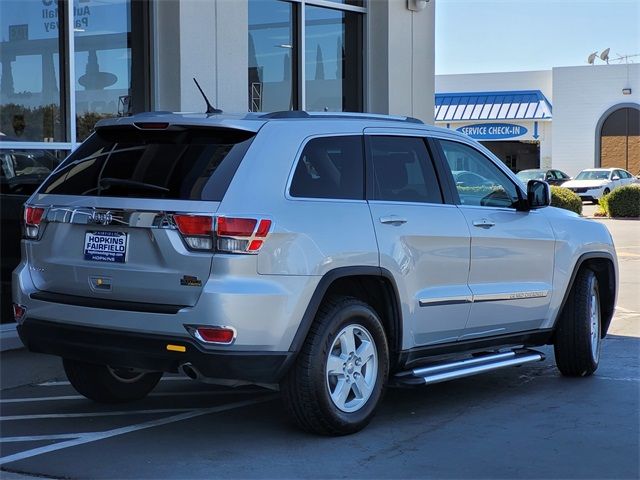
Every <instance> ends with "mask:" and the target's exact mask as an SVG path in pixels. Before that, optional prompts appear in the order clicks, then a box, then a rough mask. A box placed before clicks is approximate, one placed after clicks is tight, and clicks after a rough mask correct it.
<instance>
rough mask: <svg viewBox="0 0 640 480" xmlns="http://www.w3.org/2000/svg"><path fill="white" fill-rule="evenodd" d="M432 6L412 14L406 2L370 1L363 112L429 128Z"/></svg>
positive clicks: (432, 90) (433, 10) (431, 82)
mask: <svg viewBox="0 0 640 480" xmlns="http://www.w3.org/2000/svg"><path fill="white" fill-rule="evenodd" d="M435 4H436V2H435V0H431V1H430V2H428V3H427V6H426V8H425V9H423V10H420V11H417V12H414V11H411V10H409V9H408V8H407V2H406V1H401V0H370V1H369V13H368V15H367V17H368V18H367V38H368V45H367V52H368V55H367V62H366V63H367V66H368V68H367V69H366V73H365V77H366V79H365V83H366V85H367V90H368V94H367V99H366V106H365V110H366V111H368V112H372V113H388V114H395V115H408V116H411V117H416V118H419V119H421V120H422V121H424V122H425V123H433V112H434V103H435V99H434V96H433V92H434V80H433V79H434V73H435V7H436V5H435Z"/></svg>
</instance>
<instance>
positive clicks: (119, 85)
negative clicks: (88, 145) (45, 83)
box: [73, 0, 131, 141]
mask: <svg viewBox="0 0 640 480" xmlns="http://www.w3.org/2000/svg"><path fill="white" fill-rule="evenodd" d="M130 3H131V0H110V1H109V2H97V1H92V0H74V2H73V4H74V19H75V26H74V29H73V35H74V41H75V72H76V78H75V84H74V85H75V89H76V135H77V139H78V141H82V140H84V139H85V138H87V136H88V135H89V134H90V133H91V131H92V129H93V127H94V125H95V124H96V122H97V121H98V120H100V119H102V118H107V117H114V116H116V115H117V114H118V110H119V108H120V110H122V108H123V106H124V105H126V104H127V103H128V97H129V95H130V88H131V42H130V34H131V5H130Z"/></svg>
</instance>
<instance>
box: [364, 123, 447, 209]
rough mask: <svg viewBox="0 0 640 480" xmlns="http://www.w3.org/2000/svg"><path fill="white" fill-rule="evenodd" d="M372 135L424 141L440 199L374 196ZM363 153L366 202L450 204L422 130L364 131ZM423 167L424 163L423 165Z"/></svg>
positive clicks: (436, 163)
mask: <svg viewBox="0 0 640 480" xmlns="http://www.w3.org/2000/svg"><path fill="white" fill-rule="evenodd" d="M373 137H408V138H416V139H420V140H422V141H423V142H424V144H425V148H426V150H427V154H428V156H429V157H430V158H429V159H430V160H431V164H432V167H433V171H434V174H435V176H436V178H435V181H436V185H437V186H438V189H439V190H440V198H441V201H440V202H438V203H434V202H412V201H405V200H383V199H379V198H375V192H376V188H375V181H376V179H375V170H374V166H373V155H372V153H371V139H372V138H373ZM364 153H365V177H366V188H365V198H366V199H367V201H368V202H376V203H385V204H398V205H447V204H451V200H452V199H451V198H450V197H449V196H448V192H447V190H446V188H445V187H444V185H443V183H442V180H441V174H440V170H439V168H438V161H437V159H436V155H435V152H434V150H433V145H432V144H431V143H430V142H429V137H427V135H426V134H425V132H424V131H419V132H416V131H413V132H410V131H391V130H390V131H388V132H383V131H376V132H369V133H367V132H366V131H365V135H364ZM424 161H427V159H423V162H424ZM423 167H424V165H423Z"/></svg>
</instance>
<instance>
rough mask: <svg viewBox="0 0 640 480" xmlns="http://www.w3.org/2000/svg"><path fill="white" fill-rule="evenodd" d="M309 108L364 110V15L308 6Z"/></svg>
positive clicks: (312, 109) (307, 71)
mask: <svg viewBox="0 0 640 480" xmlns="http://www.w3.org/2000/svg"><path fill="white" fill-rule="evenodd" d="M305 13H306V19H305V76H306V109H307V110H310V111H328V112H340V111H351V112H359V111H362V33H361V32H362V28H361V24H362V15H361V14H359V13H353V12H347V11H340V10H333V9H329V8H321V7H312V6H307V7H306V11H305Z"/></svg>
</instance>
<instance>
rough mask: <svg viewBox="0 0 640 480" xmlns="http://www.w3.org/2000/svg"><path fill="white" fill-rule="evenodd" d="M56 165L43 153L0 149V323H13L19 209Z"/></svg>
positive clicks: (52, 157) (18, 248) (19, 224)
mask: <svg viewBox="0 0 640 480" xmlns="http://www.w3.org/2000/svg"><path fill="white" fill-rule="evenodd" d="M0 145H1V144H0ZM58 163H59V160H58V159H57V158H56V157H55V156H54V155H53V154H51V153H49V152H48V151H46V150H14V149H0V206H1V212H0V215H1V217H0V221H1V222H2V229H1V231H2V233H1V234H0V252H1V254H2V257H1V260H0V264H1V265H2V267H1V270H0V280H1V281H2V283H1V286H0V289H1V290H2V296H1V302H2V311H1V312H0V320H1V321H2V323H7V322H13V314H12V312H11V272H12V271H13V269H14V268H16V266H17V265H18V263H20V237H21V236H22V234H21V231H20V229H21V220H22V218H21V217H22V205H23V204H24V202H26V201H27V199H28V198H29V197H30V196H31V194H32V193H33V192H34V191H35V189H36V188H38V186H39V185H40V184H41V183H42V181H43V180H44V179H45V178H47V176H48V175H49V174H50V173H51V171H52V170H53V169H54V168H55V166H56V165H57V164H58Z"/></svg>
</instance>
